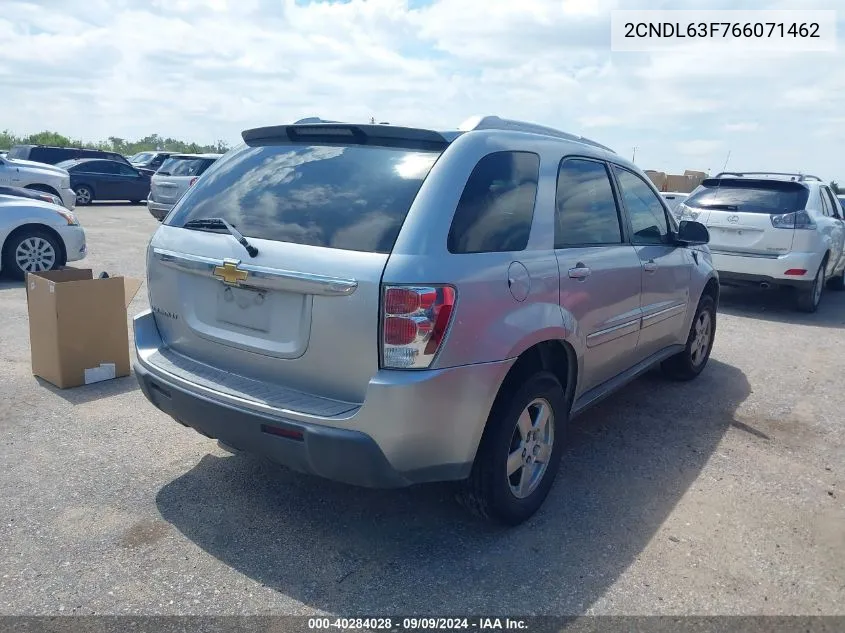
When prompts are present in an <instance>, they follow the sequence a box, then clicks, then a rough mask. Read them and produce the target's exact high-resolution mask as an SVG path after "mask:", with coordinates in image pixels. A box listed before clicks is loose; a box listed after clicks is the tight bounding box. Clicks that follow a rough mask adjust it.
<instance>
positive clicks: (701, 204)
mask: <svg viewBox="0 0 845 633" xmlns="http://www.w3.org/2000/svg"><path fill="white" fill-rule="evenodd" d="M808 196H809V190H808V188H807V186H806V185H803V184H801V183H798V182H792V181H785V180H774V179H752V178H721V179H717V178H708V179H707V180H705V181H704V182H703V183H702V185H701V186H700V187H699V188H698V189H696V190H695V191H694V192H693V193H692V194H691V195H690V197H689V198H687V199H686V200H685V201H684V203H683V204H684V207H685V208H686V211H685V212H686V213H687V214H688V215H689V217H690V219H696V220H698V221H699V222H701V223H703V224H704V225H705V226H706V227H707V228H708V229H709V231H710V250H711V251H712V252H714V253H724V254H728V255H742V256H747V257H770V258H775V257H778V256H779V255H783V254H785V253H789V252H790V251H791V250H792V242H793V237H794V229H792V228H788V227H787V228H776V227H775V226H774V224H773V223H772V216H777V215H782V214H787V213H792V212H795V211H798V210H802V209H805V208H806V206H807V200H808Z"/></svg>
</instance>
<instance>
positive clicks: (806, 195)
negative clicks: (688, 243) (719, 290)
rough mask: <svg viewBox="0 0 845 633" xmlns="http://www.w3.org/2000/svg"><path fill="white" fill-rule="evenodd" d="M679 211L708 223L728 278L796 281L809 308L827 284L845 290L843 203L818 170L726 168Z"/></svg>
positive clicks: (763, 283) (726, 281)
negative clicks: (788, 171)
mask: <svg viewBox="0 0 845 633" xmlns="http://www.w3.org/2000/svg"><path fill="white" fill-rule="evenodd" d="M678 211H679V219H680V220H687V219H688V220H697V221H699V222H701V223H703V224H705V225H706V226H707V228H708V229H709V231H710V250H711V252H712V254H713V266H714V267H715V268H716V270H717V271H718V272H719V280H720V281H721V283H722V284H723V285H726V286H728V285H734V286H737V285H753V286H758V287H762V288H768V287H775V286H779V287H791V288H794V289H795V290H796V295H797V296H796V298H797V307H798V309H799V310H801V311H804V312H815V311H816V308H817V307H818V305H819V301H820V300H821V296H822V291H823V289H824V288H825V285H827V287H828V288H830V289H832V290H845V279H844V278H843V276H845V253H844V252H843V244H845V222H843V210H842V206H841V204H840V202H839V200H838V199H837V198H836V196H835V195H833V192H832V191H831V190H830V188H829V187H828V186H827V185H826V184H824V183H823V182H822V181H821V179H820V178H818V177H817V176H809V175H803V174H783V173H771V172H743V173H738V172H725V173H720V174H717V175H716V176H715V177H713V178H708V179H706V180H705V181H704V182H703V183H702V184H701V185H700V186H699V187H698V188H696V189H695V191H693V192H692V193H691V194H690V196H689V197H688V198H687V199H686V200H684V202H683V203H682V204H681V205H680V207H679V209H678Z"/></svg>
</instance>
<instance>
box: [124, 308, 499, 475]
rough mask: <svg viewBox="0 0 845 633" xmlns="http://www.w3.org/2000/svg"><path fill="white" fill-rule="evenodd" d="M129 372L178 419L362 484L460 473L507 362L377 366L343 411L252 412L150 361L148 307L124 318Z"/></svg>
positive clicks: (248, 448) (252, 449) (154, 344)
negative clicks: (131, 345) (129, 333)
mask: <svg viewBox="0 0 845 633" xmlns="http://www.w3.org/2000/svg"><path fill="white" fill-rule="evenodd" d="M134 328H135V342H136V349H137V353H138V354H137V356H138V361H137V362H136V364H135V374H136V376H137V378H138V381H139V383H140V385H141V388H142V390H143V392H144V395H145V396H146V397H147V399H148V400H150V402H152V403H153V404H154V405H155V406H156V407H158V408H159V409H160V410H162V411H164V412H165V413H167V414H168V415H170V416H171V417H173V418H174V419H175V420H177V421H178V422H180V423H181V424H183V425H185V426H188V427H192V428H194V429H195V430H197V431H198V432H200V433H202V434H203V435H206V436H207V437H211V438H214V439H218V440H221V441H222V442H223V443H225V444H228V445H229V446H232V447H233V448H236V449H239V450H241V451H244V452H248V453H253V454H257V455H262V456H264V457H267V458H269V459H271V460H273V461H275V462H277V463H280V464H283V465H285V466H288V467H290V468H292V469H294V470H297V471H300V472H304V473H309V474H313V475H318V476H321V477H326V478H328V479H333V480H335V481H340V482H344V483H348V484H353V485H358V486H365V487H371V488H396V487H403V486H408V485H411V484H415V483H424V482H433V481H448V480H458V479H464V478H466V477H467V476H468V475H469V472H470V469H471V467H472V462H473V460H474V458H475V451H476V449H477V447H478V442H479V441H480V438H481V434H482V432H483V429H484V424H485V422H486V420H487V416H488V413H489V411H490V407H491V406H492V403H493V400H494V399H495V396H496V392H497V391H498V388H499V385H500V384H501V381H502V380H503V379H504V376H505V374H506V373H507V371H508V369H510V367H511V365H512V363H513V361H503V362H499V363H485V364H480V365H468V366H463V367H456V368H449V369H442V370H431V371H413V372H411V371H404V372H403V371H379V372H378V373H377V374H376V375H375V376H373V378H372V379H371V380H370V383H369V386H368V389H367V393H366V398H365V401H364V402H363V403H362V404H361V405H360V407H357V408H356V409H355V410H354V411H353V412H351V413H350V414H348V415H347V414H344V415H347V417H330V418H321V417H318V416H312V415H304V414H301V413H297V412H295V411H289V410H284V411H282V410H280V409H269V407H266V406H265V407H263V410H258V406H259V405H260V403H258V402H250V401H247V400H245V399H242V398H233V397H231V396H229V395H228V394H226V393H224V392H222V391H215V390H214V389H209V388H208V387H207V386H206V385H200V384H197V383H191V382H190V381H187V380H185V377H184V376H177V375H175V374H172V373H169V372H167V371H164V370H163V369H162V368H161V367H158V366H156V365H155V363H154V360H155V352H156V351H157V349H158V346H159V345H161V339H160V336H159V335H158V330H157V328H156V326H155V319H154V318H153V315H152V313H150V312H145V313H142V314H140V315H138V316H137V317H135V320H134Z"/></svg>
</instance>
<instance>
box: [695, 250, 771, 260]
mask: <svg viewBox="0 0 845 633" xmlns="http://www.w3.org/2000/svg"><path fill="white" fill-rule="evenodd" d="M710 253H711V254H712V255H730V256H732V257H754V258H757V259H778V258H779V257H781V256H782V255H787V254H788V253H745V252H742V251H720V250H715V249H713V248H711V249H710Z"/></svg>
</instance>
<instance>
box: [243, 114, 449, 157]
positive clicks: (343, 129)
mask: <svg viewBox="0 0 845 633" xmlns="http://www.w3.org/2000/svg"><path fill="white" fill-rule="evenodd" d="M303 120H304V121H309V120H308V119H300V121H303ZM241 136H242V138H243V140H244V142H245V143H247V144H248V145H249V144H250V143H258V142H273V141H276V142H278V141H298V142H307V141H312V142H315V143H317V142H322V143H327V142H328V143H352V144H355V145H380V146H387V147H406V148H413V149H430V150H440V151H442V150H443V149H445V148H446V146H447V145H449V142H450V139H447V138H446V137H445V136H443V135H442V134H441V133H440V132H435V131H433V130H423V129H420V128H411V127H399V126H395V125H381V124H375V125H373V124H366V125H365V124H357V123H338V122H325V121H322V120H321V121H320V122H319V123H317V122H315V123H311V122H310V121H309V122H307V123H300V122H297V123H294V124H292V125H274V126H270V127H259V128H253V129H250V130H244V132H243V133H242V134H241Z"/></svg>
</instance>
